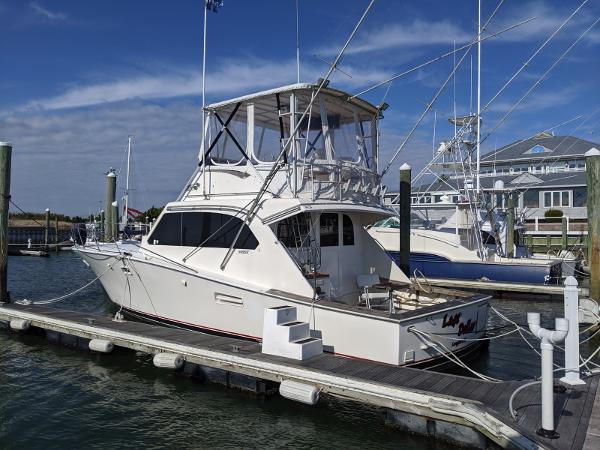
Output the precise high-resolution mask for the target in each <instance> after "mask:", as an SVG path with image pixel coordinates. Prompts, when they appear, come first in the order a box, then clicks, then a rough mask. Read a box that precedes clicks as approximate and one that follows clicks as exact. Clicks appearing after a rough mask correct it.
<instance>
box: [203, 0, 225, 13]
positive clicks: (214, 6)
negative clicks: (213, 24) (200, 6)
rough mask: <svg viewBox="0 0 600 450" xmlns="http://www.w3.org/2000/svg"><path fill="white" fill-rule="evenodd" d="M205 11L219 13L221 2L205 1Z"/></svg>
mask: <svg viewBox="0 0 600 450" xmlns="http://www.w3.org/2000/svg"><path fill="white" fill-rule="evenodd" d="M205 1H206V3H205V5H206V9H208V10H209V11H212V12H219V8H221V7H222V6H223V0H205Z"/></svg>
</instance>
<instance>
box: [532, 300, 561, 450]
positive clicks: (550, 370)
mask: <svg viewBox="0 0 600 450" xmlns="http://www.w3.org/2000/svg"><path fill="white" fill-rule="evenodd" d="M527 325H529V329H530V330H531V332H532V333H533V334H534V335H535V336H536V337H537V338H538V339H540V340H541V341H542V342H541V344H540V348H541V350H542V427H541V428H540V429H539V430H537V434H539V435H540V436H543V437H545V438H549V439H556V438H558V437H560V436H559V434H558V433H557V432H556V430H555V429H554V367H553V353H554V345H553V344H560V343H561V342H562V341H564V340H565V338H566V337H567V333H568V331H569V321H568V320H567V319H564V318H557V319H555V325H554V328H555V330H546V329H545V328H542V327H541V326H540V313H531V312H530V313H527Z"/></svg>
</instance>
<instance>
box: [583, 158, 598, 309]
mask: <svg viewBox="0 0 600 450" xmlns="http://www.w3.org/2000/svg"><path fill="white" fill-rule="evenodd" d="M585 171H586V173H587V189H588V194H587V195H588V198H587V214H588V265H589V268H590V298H592V299H594V300H600V236H599V234H600V150H598V149H597V148H592V149H590V150H588V151H587V152H586V153H585Z"/></svg>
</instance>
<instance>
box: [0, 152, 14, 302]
mask: <svg viewBox="0 0 600 450" xmlns="http://www.w3.org/2000/svg"><path fill="white" fill-rule="evenodd" d="M11 157H12V145H10V144H9V143H7V142H0V303H7V302H8V301H9V296H8V285H7V269H8V208H9V201H10V168H11V167H10V166H11Z"/></svg>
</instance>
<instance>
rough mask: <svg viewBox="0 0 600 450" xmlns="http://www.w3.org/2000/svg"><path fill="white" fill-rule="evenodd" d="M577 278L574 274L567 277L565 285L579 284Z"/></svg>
mask: <svg viewBox="0 0 600 450" xmlns="http://www.w3.org/2000/svg"><path fill="white" fill-rule="evenodd" d="M577 284H578V283H577V280H576V279H575V277H573V276H568V277H567V278H566V279H565V286H577Z"/></svg>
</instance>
